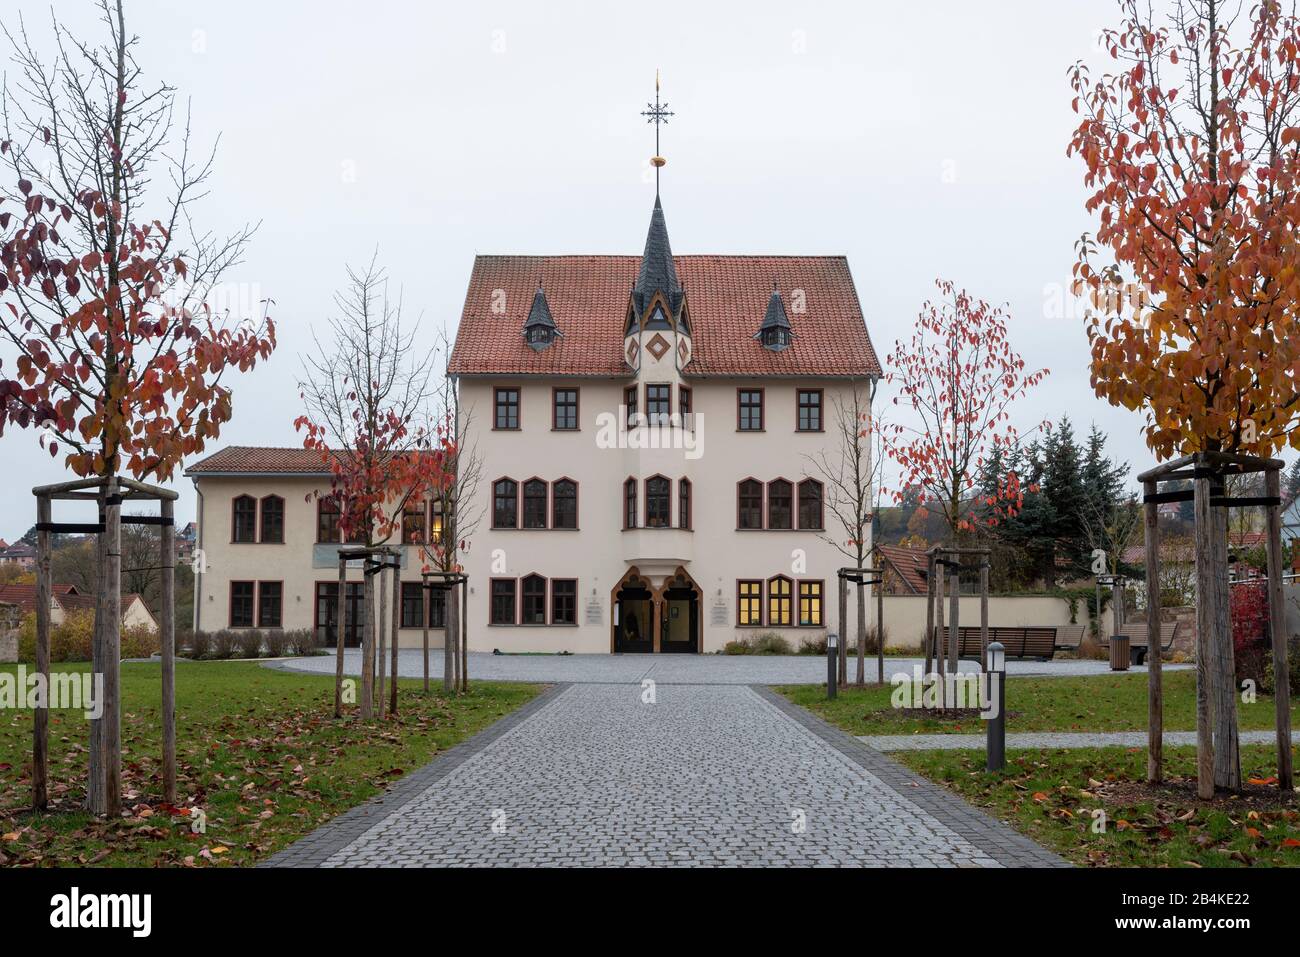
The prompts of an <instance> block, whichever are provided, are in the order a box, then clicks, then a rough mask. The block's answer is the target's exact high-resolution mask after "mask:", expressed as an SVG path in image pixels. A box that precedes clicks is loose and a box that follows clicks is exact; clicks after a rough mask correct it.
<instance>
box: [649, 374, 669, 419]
mask: <svg viewBox="0 0 1300 957" xmlns="http://www.w3.org/2000/svg"><path fill="white" fill-rule="evenodd" d="M651 389H654V390H656V393H657V391H658V390H660V389H662V390H663V395H662V397H660V398H655V399H651V398H650V390H651ZM651 402H655V403H662V404H663V411H660V412H652V411H651V406H650V403H651ZM645 415H646V422H647V423H649V424H650V425H667V424H668V423H669V422H671V421H672V418H673V384H672V383H671V382H647V383H646V384H645Z"/></svg>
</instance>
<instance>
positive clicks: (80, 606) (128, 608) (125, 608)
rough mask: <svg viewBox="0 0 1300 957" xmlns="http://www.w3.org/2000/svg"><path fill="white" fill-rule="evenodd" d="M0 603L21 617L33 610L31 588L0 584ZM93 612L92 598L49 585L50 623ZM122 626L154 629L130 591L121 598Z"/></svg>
mask: <svg viewBox="0 0 1300 957" xmlns="http://www.w3.org/2000/svg"><path fill="white" fill-rule="evenodd" d="M0 604H9V605H17V606H18V608H19V609H21V611H22V614H23V615H28V614H33V613H35V611H36V586H35V585H0ZM94 610H95V596H94V595H84V594H82V593H81V592H80V591H78V590H77V587H76V586H75V585H53V586H51V588H50V621H51V623H53V624H55V625H61V624H62V623H63V621H64V620H65V619H66V618H67V617H68V615H70V614H72V613H73V612H77V611H91V612H93V611H94ZM122 624H124V625H126V626H128V627H144V628H148V629H149V630H150V631H154V632H156V631H157V630H158V621H157V619H155V618H154V616H153V613H152V612H150V611H149V606H148V605H146V604H145V603H144V599H143V598H142V597H140V596H139V595H137V594H135V593H134V592H129V593H126V594H124V595H122Z"/></svg>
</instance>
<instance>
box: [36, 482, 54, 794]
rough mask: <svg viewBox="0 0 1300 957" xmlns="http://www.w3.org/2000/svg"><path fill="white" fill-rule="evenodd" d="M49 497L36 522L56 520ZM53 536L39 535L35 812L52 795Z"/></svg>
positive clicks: (39, 502)
mask: <svg viewBox="0 0 1300 957" xmlns="http://www.w3.org/2000/svg"><path fill="white" fill-rule="evenodd" d="M51 516H52V509H51V504H50V500H49V499H48V498H38V499H37V500H36V521H37V523H38V524H40V523H48V522H50V521H51V520H52V518H51ZM50 600H51V598H50V533H49V532H47V531H45V532H37V533H36V673H37V674H39V675H42V676H43V677H44V680H45V689H46V691H45V695H46V697H45V700H44V701H43V702H41V706H40V707H39V708H37V709H36V710H35V711H34V712H33V713H32V809H33V810H35V811H43V810H45V808H46V806H47V804H48V801H49V793H48V789H47V786H46V773H47V769H48V767H49V753H50V752H49V747H50V738H49V721H50V699H49V687H50Z"/></svg>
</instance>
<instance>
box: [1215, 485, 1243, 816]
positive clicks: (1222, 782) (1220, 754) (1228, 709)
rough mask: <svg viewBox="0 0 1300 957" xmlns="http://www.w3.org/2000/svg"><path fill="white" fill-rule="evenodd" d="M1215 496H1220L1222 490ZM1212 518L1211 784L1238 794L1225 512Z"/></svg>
mask: <svg viewBox="0 0 1300 957" xmlns="http://www.w3.org/2000/svg"><path fill="white" fill-rule="evenodd" d="M1219 488H1220V491H1219V494H1223V492H1222V486H1220V487H1219ZM1210 512H1211V514H1212V516H1213V517H1214V526H1213V528H1214V612H1215V629H1214V633H1213V634H1214V654H1213V657H1212V658H1211V676H1212V680H1211V682H1210V688H1211V693H1212V694H1213V696H1214V709H1213V713H1214V784H1215V786H1216V787H1221V788H1227V789H1229V790H1231V791H1240V790H1241V744H1240V742H1239V740H1238V736H1237V671H1236V666H1235V663H1234V661H1233V652H1232V615H1231V609H1230V606H1229V598H1228V510H1227V509H1226V508H1212V509H1211V510H1210Z"/></svg>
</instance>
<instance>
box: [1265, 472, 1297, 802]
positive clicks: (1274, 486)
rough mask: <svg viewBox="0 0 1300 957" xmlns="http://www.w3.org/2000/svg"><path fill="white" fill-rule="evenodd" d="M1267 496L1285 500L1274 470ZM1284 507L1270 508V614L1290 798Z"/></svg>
mask: <svg viewBox="0 0 1300 957" xmlns="http://www.w3.org/2000/svg"><path fill="white" fill-rule="evenodd" d="M1264 494H1265V495H1266V496H1268V497H1269V498H1271V499H1273V500H1275V501H1276V500H1278V499H1279V498H1280V496H1281V482H1280V481H1279V476H1278V471H1277V470H1276V469H1270V470H1269V471H1268V473H1267V474H1266V475H1265V476H1264ZM1279 509H1280V506H1277V505H1269V506H1267V515H1266V527H1267V529H1268V543H1267V546H1266V547H1267V550H1268V612H1269V629H1268V633H1269V637H1270V638H1271V639H1272V645H1273V706H1274V708H1275V724H1276V726H1277V786H1278V789H1279V790H1280V791H1281V792H1282V793H1283V794H1290V793H1291V789H1292V787H1293V786H1294V784H1293V777H1294V776H1293V773H1292V767H1291V681H1290V675H1291V670H1290V668H1289V667H1288V664H1287V653H1288V649H1287V646H1286V643H1287V628H1286V603H1285V601H1284V600H1283V597H1282V518H1281V515H1280V514H1279Z"/></svg>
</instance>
